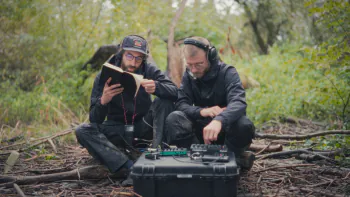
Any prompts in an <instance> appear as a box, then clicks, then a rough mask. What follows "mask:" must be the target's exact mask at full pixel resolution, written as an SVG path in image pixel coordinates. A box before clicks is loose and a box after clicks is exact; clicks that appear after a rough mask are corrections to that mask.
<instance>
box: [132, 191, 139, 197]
mask: <svg viewBox="0 0 350 197" xmlns="http://www.w3.org/2000/svg"><path fill="white" fill-rule="evenodd" d="M130 192H131V193H133V194H134V195H135V196H137V197H142V196H141V195H140V194H138V193H136V192H134V191H132V190H130Z"/></svg>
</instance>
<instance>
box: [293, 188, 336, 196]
mask: <svg viewBox="0 0 350 197" xmlns="http://www.w3.org/2000/svg"><path fill="white" fill-rule="evenodd" d="M300 190H301V191H303V192H313V193H318V194H322V195H325V196H329V197H342V196H340V195H337V194H334V193H328V192H324V191H319V190H315V189H307V188H300Z"/></svg>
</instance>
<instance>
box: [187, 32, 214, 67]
mask: <svg viewBox="0 0 350 197" xmlns="http://www.w3.org/2000/svg"><path fill="white" fill-rule="evenodd" d="M184 44H190V45H194V46H196V47H198V48H201V49H203V50H204V51H205V52H206V53H207V59H208V61H209V62H210V63H213V62H215V61H216V60H217V59H218V52H217V50H216V48H215V47H214V46H210V45H206V44H204V43H203V42H201V41H198V40H195V39H193V38H186V39H185V40H184Z"/></svg>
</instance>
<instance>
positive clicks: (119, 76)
mask: <svg viewBox="0 0 350 197" xmlns="http://www.w3.org/2000/svg"><path fill="white" fill-rule="evenodd" d="M110 77H111V78H112V80H111V82H110V83H109V85H113V84H116V83H120V84H121V85H122V86H123V87H124V91H123V93H126V94H129V95H130V96H133V97H135V96H136V94H137V92H138V91H139V88H140V85H141V81H142V80H143V76H142V75H138V74H134V73H130V72H126V71H123V69H121V68H119V67H117V66H114V65H112V64H110V63H108V62H106V63H104V64H103V66H102V70H101V76H100V81H99V83H100V85H102V86H104V84H105V83H106V81H107V80H108V78H110Z"/></svg>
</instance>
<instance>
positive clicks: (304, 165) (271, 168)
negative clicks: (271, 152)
mask: <svg viewBox="0 0 350 197" xmlns="http://www.w3.org/2000/svg"><path fill="white" fill-rule="evenodd" d="M309 166H315V164H296V165H289V166H274V167H270V168H265V169H262V170H258V171H255V172H252V173H260V172H265V171H269V170H275V169H280V168H295V167H309Z"/></svg>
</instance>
